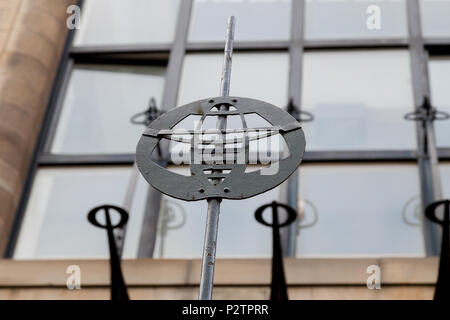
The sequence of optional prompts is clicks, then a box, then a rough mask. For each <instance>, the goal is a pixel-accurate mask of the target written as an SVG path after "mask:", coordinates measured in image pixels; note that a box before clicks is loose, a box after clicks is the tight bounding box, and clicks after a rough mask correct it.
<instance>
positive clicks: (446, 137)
mask: <svg viewBox="0 0 450 320" xmlns="http://www.w3.org/2000/svg"><path fill="white" fill-rule="evenodd" d="M429 74H430V83H431V98H432V104H433V107H435V108H436V109H438V110H439V111H444V112H447V113H450V91H449V90H448V84H449V83H450V56H446V57H435V58H432V59H430V63H429ZM434 127H435V130H436V144H437V146H439V147H450V120H446V121H435V122H434Z"/></svg>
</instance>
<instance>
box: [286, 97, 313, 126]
mask: <svg viewBox="0 0 450 320" xmlns="http://www.w3.org/2000/svg"><path fill="white" fill-rule="evenodd" d="M286 111H287V112H288V113H289V114H290V115H291V116H293V117H294V118H295V120H297V121H298V122H311V121H313V120H314V115H313V114H312V113H311V112H308V111H304V110H300V109H299V108H298V107H297V106H296V105H295V104H294V100H292V98H291V99H289V103H288V105H287V107H286Z"/></svg>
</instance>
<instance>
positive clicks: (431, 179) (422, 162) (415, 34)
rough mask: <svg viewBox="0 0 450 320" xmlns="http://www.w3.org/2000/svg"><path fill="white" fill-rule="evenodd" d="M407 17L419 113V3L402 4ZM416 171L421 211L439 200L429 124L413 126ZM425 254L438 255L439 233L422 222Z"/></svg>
mask: <svg viewBox="0 0 450 320" xmlns="http://www.w3.org/2000/svg"><path fill="white" fill-rule="evenodd" d="M406 6H407V13H408V30H409V51H410V56H411V68H412V69H411V71H412V78H413V89H414V103H415V106H416V109H420V108H421V105H422V103H423V98H424V97H425V96H427V97H430V88H429V86H428V81H426V80H427V79H428V68H427V66H428V59H427V56H426V52H425V49H424V42H423V35H422V28H421V20H420V18H421V16H420V5H419V0H410V1H407V2H406ZM416 132H417V141H418V154H419V156H418V159H417V161H418V167H419V174H420V188H421V198H422V209H423V210H425V208H426V207H427V206H428V205H429V204H431V203H433V202H434V201H436V200H440V196H441V191H440V190H441V186H440V177H439V171H438V166H437V164H438V158H437V154H436V152H435V150H436V146H435V143H434V129H433V124H432V122H431V123H430V122H428V121H427V122H425V123H423V122H420V121H418V122H417V126H416ZM423 232H424V240H425V241H424V242H425V252H426V255H427V256H431V255H437V254H438V253H439V231H438V230H437V226H434V225H433V224H432V223H431V222H430V221H428V220H427V219H425V218H424V219H423Z"/></svg>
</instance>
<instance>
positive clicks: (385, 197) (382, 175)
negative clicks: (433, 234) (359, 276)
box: [297, 164, 424, 256]
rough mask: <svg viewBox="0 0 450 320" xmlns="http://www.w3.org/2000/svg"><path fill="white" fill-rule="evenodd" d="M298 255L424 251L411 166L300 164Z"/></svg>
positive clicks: (420, 253) (418, 252) (417, 198)
mask: <svg viewBox="0 0 450 320" xmlns="http://www.w3.org/2000/svg"><path fill="white" fill-rule="evenodd" d="M300 176H301V177H300V203H304V217H305V218H304V219H305V221H304V222H302V224H304V223H307V221H308V220H309V221H311V219H312V216H313V214H314V210H313V208H315V209H316V212H317V215H318V221H317V223H316V224H315V225H314V226H312V227H310V228H305V229H300V235H299V237H298V241H297V254H298V255H300V256H310V255H365V256H367V255H424V244H423V236H422V227H421V226H420V217H421V212H420V211H421V210H420V200H419V194H420V191H419V179H418V176H417V167H416V166H415V165H396V164H386V165H303V166H302V167H300ZM404 219H406V221H408V222H409V223H411V224H408V223H406V222H405V220H404Z"/></svg>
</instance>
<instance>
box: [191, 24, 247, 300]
mask: <svg viewBox="0 0 450 320" xmlns="http://www.w3.org/2000/svg"><path fill="white" fill-rule="evenodd" d="M235 23H236V21H235V18H234V17H233V16H231V17H230V18H229V19H228V23H227V33H226V38H225V50H224V58H223V69H222V79H221V87H220V94H221V95H222V96H224V97H226V96H229V94H230V80H231V64H232V58H233V42H234V28H235ZM229 109H230V108H229V107H228V105H226V104H224V105H220V106H219V109H218V110H219V112H227V111H229ZM209 110H211V109H209ZM209 110H208V111H209ZM226 123H227V117H226V115H225V116H219V118H218V121H217V124H216V125H217V129H219V130H224V129H225V128H226V126H227V125H226ZM222 138H223V136H222ZM247 144H248V142H247V141H245V148H246V150H247ZM212 172H213V173H216V172H217V173H219V174H220V173H222V170H220V169H219V170H213V171H212ZM219 181H220V179H213V185H219V184H220V182H219ZM224 191H225V189H224ZM221 201H222V198H210V199H208V211H207V214H206V227H205V239H204V241H203V254H202V271H201V274H200V288H199V291H198V299H199V300H211V299H212V293H213V284H214V268H215V265H216V248H217V234H218V232H219V215H220V202H221Z"/></svg>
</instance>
